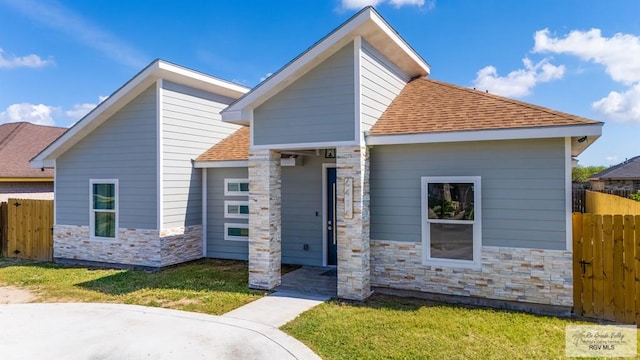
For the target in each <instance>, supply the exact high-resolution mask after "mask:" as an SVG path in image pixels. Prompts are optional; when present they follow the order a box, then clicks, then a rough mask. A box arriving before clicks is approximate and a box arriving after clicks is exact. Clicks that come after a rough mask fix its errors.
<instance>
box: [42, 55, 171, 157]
mask: <svg viewBox="0 0 640 360" xmlns="http://www.w3.org/2000/svg"><path fill="white" fill-rule="evenodd" d="M158 66H159V61H157V60H156V61H154V62H153V63H151V64H150V65H148V66H147V67H146V68H144V69H143V70H142V71H141V72H139V73H138V74H137V75H136V76H134V77H133V78H132V79H131V80H129V81H128V82H127V83H125V84H124V85H123V86H122V87H120V88H119V89H118V90H116V91H115V92H114V93H113V94H111V96H109V97H108V98H107V99H106V100H104V101H103V102H101V103H100V104H98V106H96V107H95V108H94V109H93V110H91V111H90V112H89V113H88V114H87V115H85V116H84V117H83V118H82V119H80V120H79V121H78V122H76V123H75V124H74V125H73V126H72V127H71V128H69V129H68V130H67V131H66V132H65V133H64V134H62V136H60V137H59V138H58V139H56V140H55V141H54V142H53V143H51V144H49V146H47V147H46V148H45V149H44V150H42V151H41V152H40V153H39V154H38V155H36V156H35V157H34V158H33V160H32V161H34V163H38V162H39V161H45V162H46V161H47V160H55V159H56V158H57V157H58V156H59V155H61V154H62V153H64V152H65V151H67V150H68V149H69V148H71V147H72V146H73V145H75V144H76V143H78V142H79V141H80V140H81V139H82V138H84V137H85V136H86V135H88V134H89V133H91V131H93V130H94V129H96V128H97V127H98V126H100V125H101V124H102V123H103V122H104V121H105V120H107V119H108V118H109V116H111V115H113V114H114V113H115V112H116V111H118V110H120V108H122V107H123V106H124V105H125V104H127V103H128V102H129V101H130V100H132V99H133V98H134V97H135V96H137V95H139V94H140V93H141V92H142V91H143V90H144V89H146V87H147V86H146V85H151V84H152V83H153V82H154V81H155V79H153V77H152V75H153V73H154V72H155V71H156V70H157V69H158ZM141 85H142V86H141Z"/></svg>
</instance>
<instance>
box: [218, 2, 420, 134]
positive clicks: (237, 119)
mask: <svg viewBox="0 0 640 360" xmlns="http://www.w3.org/2000/svg"><path fill="white" fill-rule="evenodd" d="M359 36H360V37H362V38H363V39H365V40H366V41H367V42H369V43H370V44H371V45H372V46H373V47H374V48H376V50H378V51H379V52H380V53H382V54H383V55H384V56H386V57H388V58H389V59H390V60H391V61H392V62H393V63H394V64H395V65H396V66H397V67H398V68H399V69H400V70H401V71H403V72H404V73H405V74H406V75H407V76H408V77H410V78H411V77H416V76H425V75H428V74H429V73H430V66H429V64H428V63H427V62H426V61H425V60H424V59H422V57H421V56H420V55H419V54H418V53H417V52H415V50H413V49H412V48H411V46H409V44H407V42H405V41H404V40H403V39H402V38H401V37H400V35H398V33H397V32H396V31H395V30H394V29H393V28H392V27H391V26H390V25H389V24H388V23H387V22H386V21H385V20H384V19H383V18H382V17H381V16H380V15H379V14H378V13H377V12H376V11H375V9H373V7H366V8H364V9H363V10H361V11H360V12H358V13H357V14H356V15H354V16H353V17H352V18H351V19H349V20H347V21H346V22H344V23H343V24H342V25H340V26H339V27H338V28H336V29H335V30H333V31H332V32H331V33H329V34H328V35H327V36H326V37H324V38H323V39H321V40H320V41H319V42H317V43H316V44H314V45H313V46H311V47H310V48H309V49H307V50H306V51H305V52H303V53H302V54H300V55H299V56H298V57H296V58H295V59H293V60H292V61H291V62H289V63H288V64H286V65H285V66H283V67H282V68H281V69H280V70H278V71H277V72H276V73H274V74H273V75H271V76H270V77H269V78H267V79H266V80H264V81H263V82H262V83H260V84H258V85H257V86H256V87H254V88H253V89H252V90H251V91H250V92H248V93H247V94H245V95H244V96H243V97H241V98H240V99H238V100H237V101H236V102H235V103H233V104H231V105H230V106H229V107H228V108H227V109H225V110H223V111H222V121H226V122H231V123H235V124H241V125H248V124H249V123H250V122H251V119H250V113H251V112H252V110H253V109H255V108H256V107H258V106H260V105H261V104H262V103H264V102H265V101H267V100H268V99H269V98H271V97H272V96H273V95H275V94H276V93H278V92H279V91H281V90H282V89H284V88H285V87H286V86H288V85H289V84H291V83H292V82H294V81H295V80H297V79H298V78H300V77H301V76H302V75H304V74H306V73H307V72H308V71H309V70H311V69H313V68H314V67H315V66H317V65H318V64H319V63H321V62H322V61H324V60H326V59H327V58H328V57H329V56H331V55H332V54H334V53H335V52H336V51H338V50H340V49H341V48H342V47H343V46H345V45H347V44H348V43H349V42H351V41H353V39H355V38H357V37H359Z"/></svg>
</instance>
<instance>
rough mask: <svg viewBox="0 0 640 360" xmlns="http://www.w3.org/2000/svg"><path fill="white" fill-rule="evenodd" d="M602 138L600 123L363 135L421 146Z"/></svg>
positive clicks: (384, 141)
mask: <svg viewBox="0 0 640 360" xmlns="http://www.w3.org/2000/svg"><path fill="white" fill-rule="evenodd" d="M600 135H602V123H597V124H590V125H568V126H548V127H535V128H517V129H496V130H472V131H450V132H438V133H420V134H393V135H367V137H366V143H367V145H397V144H424V143H441V142H463V141H485V140H514V139H544V138H558V137H567V136H596V137H599V136H600Z"/></svg>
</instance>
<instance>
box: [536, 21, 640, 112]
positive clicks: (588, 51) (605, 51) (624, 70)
mask: <svg viewBox="0 0 640 360" xmlns="http://www.w3.org/2000/svg"><path fill="white" fill-rule="evenodd" d="M534 40H535V46H534V48H533V51H534V52H544V53H556V54H567V55H572V56H576V57H577V58H579V59H580V60H582V61H588V62H593V63H596V64H600V65H602V66H604V68H605V72H606V73H607V74H608V75H609V76H610V77H611V79H612V80H614V81H616V82H619V83H621V84H624V85H626V86H628V88H627V89H626V90H624V91H622V92H617V91H611V92H610V93H609V95H607V96H606V97H604V98H602V99H600V100H598V101H595V102H594V103H592V104H591V106H592V108H593V110H594V111H596V112H597V113H599V114H601V115H602V116H604V117H605V118H606V119H608V120H613V121H619V122H638V123H640V36H635V35H631V34H622V33H616V34H614V35H613V36H611V37H604V36H602V32H601V31H600V29H591V30H589V31H578V30H574V31H571V32H569V34H568V35H566V36H564V37H553V36H551V35H550V31H549V30H548V29H543V30H540V31H537V32H536V33H535V35H534Z"/></svg>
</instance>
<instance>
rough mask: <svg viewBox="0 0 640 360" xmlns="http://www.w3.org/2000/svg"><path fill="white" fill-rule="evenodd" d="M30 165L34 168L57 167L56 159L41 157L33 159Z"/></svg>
mask: <svg viewBox="0 0 640 360" xmlns="http://www.w3.org/2000/svg"><path fill="white" fill-rule="evenodd" d="M29 165H30V167H31V168H32V169H42V168H45V169H55V167H56V161H55V160H41V159H33V160H31V161H30V162H29Z"/></svg>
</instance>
